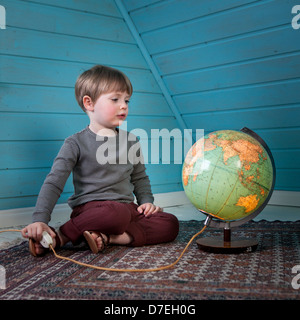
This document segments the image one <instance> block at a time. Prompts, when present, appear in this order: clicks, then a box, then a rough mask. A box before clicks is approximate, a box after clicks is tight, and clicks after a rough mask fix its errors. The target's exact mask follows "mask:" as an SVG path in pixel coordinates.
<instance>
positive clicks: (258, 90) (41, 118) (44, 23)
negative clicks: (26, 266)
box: [0, 0, 300, 209]
mask: <svg viewBox="0 0 300 320" xmlns="http://www.w3.org/2000/svg"><path fill="white" fill-rule="evenodd" d="M122 1H123V2H122V3H123V4H124V6H125V8H126V10H127V12H128V14H129V17H130V18H131V19H132V22H133V23H134V25H135V27H136V29H137V31H138V33H139V34H140V38H141V40H142V42H143V43H144V45H145V47H146V49H147V51H148V53H149V55H150V57H151V59H152V61H153V63H154V65H155V66H156V68H157V70H158V72H159V74H160V76H161V78H162V80H163V83H164V85H165V87H166V88H167V90H168V92H169V94H170V96H171V97H172V99H173V102H174V105H175V106H176V107H177V109H178V112H179V114H180V115H181V117H182V119H183V120H184V122H185V124H186V126H187V127H188V128H191V129H193V130H194V131H195V130H196V129H197V128H203V129H205V131H206V132H210V131H213V130H219V129H229V128H230V129H240V128H241V127H244V126H248V127H249V128H251V129H253V130H255V131H256V132H257V133H258V134H260V135H261V136H262V137H263V138H264V139H265V140H266V142H267V143H268V144H269V146H270V147H271V150H272V152H273V155H274V158H275V161H276V165H277V182H276V189H278V190H295V191H297V190H298V191H299V190H300V182H299V181H300V126H299V120H300V86H299V85H300V41H299V40H300V30H294V29H292V28H291V19H292V17H293V16H292V14H291V9H292V7H293V6H294V5H296V4H297V1H295V0H294V1H291V0H261V1H254V0H252V1H251V0H239V1H236V0H222V1H219V0H201V1H199V0H166V1H157V0H122ZM298 4H299V3H298ZM1 5H3V6H4V7H5V8H6V29H4V30H3V29H1V30H0V68H1V71H0V113H1V114H0V131H1V135H0V148H1V149H0V150H1V157H0V175H1V177H0V209H9V208H17V207H26V206H33V205H34V204H35V201H36V197H37V194H38V192H39V189H40V187H41V185H42V183H43V180H44V178H45V176H46V175H47V173H48V172H49V170H50V167H51V164H52V161H53V159H54V157H55V155H56V154H57V152H58V150H59V148H60V146H61V145H62V143H63V140H64V139H65V138H66V137H67V136H69V135H71V134H73V133H74V132H76V131H79V130H81V129H82V128H84V127H85V126H86V125H87V124H88V118H87V116H86V115H85V114H84V113H83V112H82V111H81V109H80V108H79V106H78V105H77V103H76V100H75V98H74V84H75V81H76V78H77V76H78V75H79V74H80V73H81V72H82V71H83V70H86V69H88V68H90V67H91V66H93V65H94V64H106V65H110V66H112V67H116V68H119V69H121V70H122V71H124V72H125V73H126V74H127V75H128V76H129V77H130V79H131V80H132V82H133V86H134V90H135V93H134V95H133V97H132V101H131V104H130V116H129V117H128V130H131V129H134V128H143V129H145V130H146V131H147V132H148V133H150V130H151V129H153V128H157V129H162V128H167V129H169V130H171V129H173V128H178V127H179V124H178V122H177V121H176V119H175V116H174V114H173V113H172V111H171V109H170V108H169V106H168V103H167V100H166V99H165V97H164V96H163V94H162V91H161V88H160V87H159V85H158V83H157V81H156V80H155V78H154V77H153V74H152V71H151V69H150V67H149V65H148V64H147V63H146V61H145V59H144V57H143V55H142V53H141V51H140V49H139V47H138V45H137V43H136V41H135V39H134V38H133V36H132V34H131V31H130V30H129V28H128V26H127V25H126V23H125V20H124V17H123V16H122V15H121V13H120V11H119V10H118V7H117V5H116V3H115V1H114V0H100V1H96V0H84V1H77V0H35V1H26V0H2V1H1ZM144 142H145V141H144ZM147 167H148V173H149V175H150V178H151V181H152V185H153V191H154V192H169V191H177V190H182V187H181V176H180V171H181V166H180V165H176V164H174V163H173V161H171V164H170V165H161V164H160V165H151V164H150V165H148V166H147ZM72 192H73V188H72V183H71V180H69V181H68V183H67V185H66V187H65V190H64V193H63V194H62V196H61V199H60V202H65V201H66V199H67V198H68V197H69V196H70V195H71V194H72Z"/></svg>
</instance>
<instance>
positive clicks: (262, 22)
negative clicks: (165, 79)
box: [142, 0, 295, 54]
mask: <svg viewBox="0 0 300 320" xmlns="http://www.w3.org/2000/svg"><path fill="white" fill-rule="evenodd" d="M222 2H223V1H222ZM293 5H295V2H294V1H293V0H282V1H257V2H256V3H254V5H252V6H242V7H239V8H237V9H233V10H230V11H229V10H228V11H226V12H225V13H222V12H221V13H216V14H212V15H209V16H207V17H204V18H200V19H193V20H190V21H187V22H184V23H179V24H176V25H171V26H170V27H166V28H162V29H156V30H154V31H150V32H146V33H143V34H142V39H143V40H144V42H145V45H146V46H147V48H148V50H149V52H150V54H157V53H160V52H165V51H170V50H175V49H178V48H184V47H188V46H192V45H199V44H201V43H205V42H209V41H216V40H220V39H224V38H230V37H233V36H237V35H241V34H245V33H248V32H255V31H258V30H263V29H266V28H271V27H275V26H280V25H284V24H290V23H291V14H290V13H291V8H292V7H293ZM199 6H201V4H199ZM283 12H285V14H283ZM145 18H146V17H145ZM229 22H230V23H229Z"/></svg>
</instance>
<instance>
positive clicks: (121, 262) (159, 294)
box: [0, 221, 300, 300]
mask: <svg viewBox="0 0 300 320" xmlns="http://www.w3.org/2000/svg"><path fill="white" fill-rule="evenodd" d="M202 226H203V222H199V221H187V222H180V233H179V236H178V238H177V240H176V241H174V242H173V243H167V244H162V245H157V246H145V247H141V248H130V247H122V246H112V247H110V248H108V249H107V251H106V252H105V253H101V254H97V255H95V254H92V253H91V252H90V251H89V250H88V248H87V247H86V246H85V245H82V246H81V247H77V248H74V247H72V246H65V247H64V248H62V249H61V250H59V252H58V253H59V254H61V255H63V256H67V257H71V258H73V259H75V260H78V261H81V262H85V263H89V264H93V265H98V266H104V267H112V268H130V269H134V268H149V267H151V268H152V267H159V266H163V265H168V264H170V263H172V262H174V261H175V260H176V259H177V258H178V257H179V255H180V253H181V252H182V250H183V249H184V247H185V245H186V243H187V242H188V240H189V239H190V238H191V236H192V235H194V234H195V233H196V232H198V231H199V230H200V229H201V228H202ZM232 233H233V236H239V237H256V239H257V240H258V241H259V245H258V248H257V250H256V251H255V252H252V253H241V254H227V255H226V254H215V253H207V252H204V251H200V250H199V249H198V247H197V244H196V242H195V241H194V242H193V243H192V245H191V246H190V248H189V249H188V251H187V252H186V253H185V255H184V256H183V258H182V259H181V260H180V261H179V263H178V264H177V265H175V266H174V267H173V268H172V269H168V270H164V271H157V272H150V273H116V272H108V271H99V270H94V269H90V268H85V267H81V266H78V265H76V264H73V263H71V262H68V261H63V260H59V259H57V258H56V257H55V256H54V255H53V254H52V253H49V254H47V255H45V256H44V257H39V258H34V257H32V256H31V255H30V254H29V252H28V243H27V242H26V241H25V242H23V243H21V244H19V245H17V246H14V247H12V248H9V249H6V250H2V251H0V267H1V269H2V280H3V271H4V275H5V283H3V281H2V288H0V300H36V299H47V300H49V299H50V300H51V299H58V300H64V299H68V300H72V299H74V300H75V299H76V300H98V299H101V300H142V299H143V300H178V299H180V300H200V299H201V300H210V299H213V300H227V299H229V300H232V299H234V300H244V299H249V300H262V299H263V300H272V299H280V300H282V299H285V300H286V299H291V300H298V299H299V298H300V288H299V289H297V287H299V286H300V279H299V278H300V277H299V274H300V221H297V222H279V221H275V222H267V221H259V222H249V223H247V224H246V225H244V226H241V227H239V228H237V229H233V232H232ZM216 235H220V237H221V236H222V231H221V230H218V229H212V228H207V229H206V230H205V232H204V233H203V234H202V235H201V236H203V237H207V236H216ZM201 236H200V237H201ZM297 265H298V266H299V268H298V269H297V268H296V269H297V270H298V271H297V270H296V271H295V270H294V271H295V272H296V273H293V272H292V271H293V270H292V269H293V267H295V266H297ZM294 269H295V268H294ZM292 283H293V285H292ZM4 285H5V288H4Z"/></svg>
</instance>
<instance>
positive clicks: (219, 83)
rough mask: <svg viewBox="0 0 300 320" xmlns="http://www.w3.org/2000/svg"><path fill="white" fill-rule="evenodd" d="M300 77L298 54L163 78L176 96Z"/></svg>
mask: <svg viewBox="0 0 300 320" xmlns="http://www.w3.org/2000/svg"><path fill="white" fill-rule="evenodd" d="M298 77H300V53H298V52H297V53H291V54H287V55H282V56H280V57H272V58H266V59H257V60H254V61H249V62H244V63H237V64H233V65H225V66H220V67H215V68H208V69H202V70H197V71H193V72H187V73H180V74H176V75H170V76H166V77H164V80H165V83H166V84H167V86H168V88H169V90H170V92H171V93H172V94H173V95H175V94H182V93H189V92H199V91H205V90H213V89H219V88H228V87H233V86H241V85H248V84H255V83H263V82H269V81H278V80H285V79H293V78H298Z"/></svg>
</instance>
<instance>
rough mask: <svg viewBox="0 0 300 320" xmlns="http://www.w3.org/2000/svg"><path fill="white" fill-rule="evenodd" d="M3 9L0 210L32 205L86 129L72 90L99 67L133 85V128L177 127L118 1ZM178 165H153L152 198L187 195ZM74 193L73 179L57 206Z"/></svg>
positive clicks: (10, 3) (41, 2)
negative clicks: (68, 141) (68, 145)
mask: <svg viewBox="0 0 300 320" xmlns="http://www.w3.org/2000/svg"><path fill="white" fill-rule="evenodd" d="M1 5H3V6H4V7H5V8H6V29H5V30H0V64H1V71H0V72H1V73H0V113H1V114H0V130H1V135H0V150H1V156H0V175H1V177H0V209H9V208H17V207H26V206H34V205H35V202H36V197H37V194H38V192H39V190H40V187H41V185H42V183H43V181H44V179H45V177H46V175H47V173H48V172H49V170H50V167H51V165H52V162H53V159H54V157H55V156H56V154H57V152H58V150H59V148H60V147H61V145H62V143H63V141H64V139H65V138H66V137H68V136H69V135H71V134H73V133H75V132H77V131H79V130H81V129H83V128H85V127H86V126H87V124H88V117H87V115H86V114H85V113H83V112H82V110H81V109H80V107H79V106H78V105H77V102H76V100H75V97H74V84H75V81H76V78H77V77H78V75H79V74H80V73H81V72H83V71H84V70H86V69H88V68H90V67H92V66H93V65H95V64H105V65H109V66H112V67H115V68H118V69H120V70H122V71H124V72H125V73H126V74H127V75H128V76H129V78H130V79H131V80H132V83H133V87H134V90H135V93H134V95H133V97H132V99H131V102H130V116H129V117H128V130H131V129H133V128H143V129H145V130H147V131H148V132H149V131H150V129H151V128H162V127H163V128H168V129H172V128H175V127H177V126H178V125H177V122H176V120H175V117H174V115H173V114H172V113H171V111H170V109H169V106H168V104H167V103H166V101H165V99H164V97H163V95H162V93H161V90H160V88H159V86H158V85H157V83H156V81H155V79H154V77H153V75H152V73H151V71H150V70H149V67H148V65H147V64H146V62H145V60H144V57H143V56H142V54H141V52H140V50H139V48H138V46H137V45H136V43H135V40H134V39H133V37H132V35H131V33H130V31H129V30H128V28H127V26H126V24H125V22H124V19H123V17H122V16H121V14H120V12H119V10H118V8H117V6H116V4H115V2H114V1H113V0H101V1H95V0H85V1H74V0H63V1H60V0H37V1H21V0H3V1H1ZM172 167H173V164H172V163H171V164H170V166H164V167H162V166H159V165H153V166H149V168H148V173H149V175H150V178H151V181H152V185H153V191H154V192H167V191H176V190H180V189H181V183H180V170H179V167H178V166H176V169H175V170H172ZM162 176H164V178H163V179H162V178H161V177H162ZM72 193H73V186H72V182H71V178H70V179H69V180H68V182H67V184H66V187H65V190H64V193H63V194H62V196H61V199H60V201H59V202H60V203H61V202H65V201H66V199H67V198H68V197H69V196H70V195H71V194H72Z"/></svg>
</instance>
